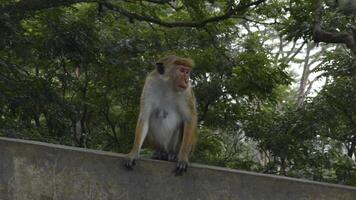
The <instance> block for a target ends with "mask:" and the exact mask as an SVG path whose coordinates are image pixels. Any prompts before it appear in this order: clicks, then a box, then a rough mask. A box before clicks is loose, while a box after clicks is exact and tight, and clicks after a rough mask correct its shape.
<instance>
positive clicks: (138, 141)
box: [125, 118, 148, 169]
mask: <svg viewBox="0 0 356 200" xmlns="http://www.w3.org/2000/svg"><path fill="white" fill-rule="evenodd" d="M147 132H148V120H144V119H140V118H139V119H138V121H137V125H136V131H135V140H134V144H133V146H132V149H131V151H130V153H129V154H128V155H127V159H126V161H125V166H126V168H128V169H132V167H133V166H134V165H135V161H136V160H137V158H138V156H139V153H140V149H141V147H142V144H143V141H144V140H145V138H146V135H147Z"/></svg>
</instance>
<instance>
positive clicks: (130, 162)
mask: <svg viewBox="0 0 356 200" xmlns="http://www.w3.org/2000/svg"><path fill="white" fill-rule="evenodd" d="M136 160H137V159H136V158H135V157H127V158H126V159H125V161H124V166H125V167H126V169H129V170H132V169H133V166H135V165H136Z"/></svg>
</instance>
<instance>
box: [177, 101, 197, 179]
mask: <svg viewBox="0 0 356 200" xmlns="http://www.w3.org/2000/svg"><path fill="white" fill-rule="evenodd" d="M191 101H192V102H190V110H191V118H190V119H189V120H188V121H186V122H185V123H184V131H183V139H182V143H181V146H180V150H179V154H178V164H177V169H176V175H181V174H182V172H185V171H187V166H188V159H189V155H190V154H191V153H192V152H193V151H194V148H195V145H196V143H197V139H198V134H197V122H198V117H197V113H196V108H195V98H194V96H192V97H191Z"/></svg>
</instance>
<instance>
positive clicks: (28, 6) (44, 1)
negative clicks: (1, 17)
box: [0, 0, 98, 15]
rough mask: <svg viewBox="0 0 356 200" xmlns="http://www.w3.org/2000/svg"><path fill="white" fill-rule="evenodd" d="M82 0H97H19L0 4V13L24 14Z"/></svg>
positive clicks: (88, 0) (84, 0) (91, 0)
mask: <svg viewBox="0 0 356 200" xmlns="http://www.w3.org/2000/svg"><path fill="white" fill-rule="evenodd" d="M82 2H98V0H56V1H53V0H21V1H17V2H16V3H11V4H5V5H0V13H5V14H8V15H15V14H18V13H20V14H24V13H28V12H33V11H36V10H42V9H48V8H53V7H58V6H69V5H72V4H76V3H82Z"/></svg>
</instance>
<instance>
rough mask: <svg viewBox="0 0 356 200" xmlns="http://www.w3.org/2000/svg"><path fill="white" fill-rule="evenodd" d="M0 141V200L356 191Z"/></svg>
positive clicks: (205, 199) (344, 199)
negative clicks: (129, 163)
mask: <svg viewBox="0 0 356 200" xmlns="http://www.w3.org/2000/svg"><path fill="white" fill-rule="evenodd" d="M122 161H123V155H120V154H115V153H109V152H102V151H94V150H86V149H80V148H73V147H66V146H60V145H53V144H46V143H40V142H31V141H24V140H16V139H8V138H0V200H91V199H92V200H109V199H112V200H119V199H139V200H141V199H155V200H156V199H157V200H160V199H164V200H166V199H184V200H185V199H196V200H198V199H201V200H209V199H218V200H223V199H229V200H232V199H236V200H338V199H340V200H356V188H352V187H343V186H338V185H332V184H322V183H316V182H311V181H305V180H298V179H291V178H284V177H278V176H271V175H265V174H257V173H250V172H243V171H237V170H230V169H225V168H218V167H210V166H203V165H197V164H193V165H192V166H191V167H190V168H189V169H188V172H187V173H186V174H184V175H183V176H180V177H177V176H174V174H173V169H174V166H175V165H174V163H168V162H161V161H153V160H147V159H143V160H140V161H139V162H138V163H137V165H136V168H135V169H134V170H133V171H127V170H126V169H124V168H123V167H122Z"/></svg>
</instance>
